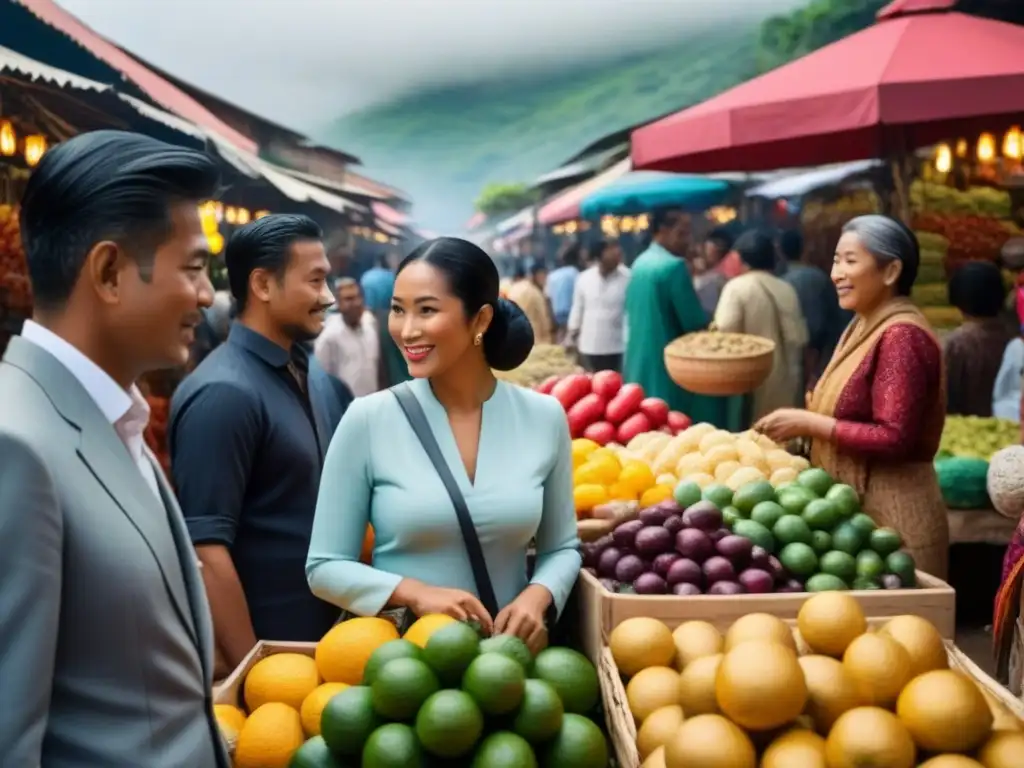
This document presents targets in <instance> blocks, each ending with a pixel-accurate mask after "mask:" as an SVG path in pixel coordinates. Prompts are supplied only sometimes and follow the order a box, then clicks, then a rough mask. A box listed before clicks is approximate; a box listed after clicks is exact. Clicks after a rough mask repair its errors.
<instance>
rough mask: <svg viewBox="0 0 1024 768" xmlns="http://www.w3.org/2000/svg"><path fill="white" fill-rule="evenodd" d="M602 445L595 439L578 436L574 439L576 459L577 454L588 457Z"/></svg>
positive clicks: (573, 446) (573, 452) (573, 454)
mask: <svg viewBox="0 0 1024 768" xmlns="http://www.w3.org/2000/svg"><path fill="white" fill-rule="evenodd" d="M634 439H635V438H634ZM600 447H601V446H600V445H598V444H597V443H595V442H594V441H593V440H588V439H587V438H585V437H578V438H576V439H575V440H573V441H572V456H573V458H574V459H575V458H576V457H577V456H583V457H584V458H586V457H587V456H590V454H592V453H593V452H594V451H596V450H597V449H598V448H600Z"/></svg>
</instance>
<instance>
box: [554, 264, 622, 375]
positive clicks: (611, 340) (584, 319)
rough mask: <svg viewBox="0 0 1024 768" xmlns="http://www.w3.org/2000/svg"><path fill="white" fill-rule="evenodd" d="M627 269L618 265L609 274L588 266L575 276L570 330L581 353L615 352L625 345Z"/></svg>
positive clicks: (613, 353) (609, 353)
mask: <svg viewBox="0 0 1024 768" xmlns="http://www.w3.org/2000/svg"><path fill="white" fill-rule="evenodd" d="M629 276H630V272H629V268H628V267H625V266H622V265H621V264H620V265H619V266H618V267H617V268H616V270H615V271H614V272H612V273H610V274H609V275H607V276H605V275H602V274H601V271H600V269H598V268H597V267H596V266H593V267H590V268H588V269H587V270H585V271H584V272H582V273H581V274H580V276H579V277H578V278H577V279H576V289H575V291H574V292H573V298H572V311H571V312H570V313H569V332H570V333H578V334H579V338H578V339H577V340H576V348H577V349H579V351H580V352H581V353H582V354H584V355H618V354H621V353H622V352H623V350H625V348H626V334H625V328H626V322H625V312H626V287H627V286H628V285H629Z"/></svg>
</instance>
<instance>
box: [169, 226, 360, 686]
mask: <svg viewBox="0 0 1024 768" xmlns="http://www.w3.org/2000/svg"><path fill="white" fill-rule="evenodd" d="M225 260H226V263H227V268H228V281H229V284H230V287H231V293H232V295H233V296H234V299H235V301H236V303H237V307H238V317H237V319H236V321H235V323H234V324H233V326H232V328H231V332H230V334H229V336H228V340H227V342H226V343H224V344H221V345H220V346H219V347H217V349H215V350H214V351H213V352H212V353H210V355H209V356H208V357H207V358H206V359H205V360H204V361H203V362H202V363H201V364H200V365H199V366H198V367H197V368H196V370H195V371H194V372H193V373H192V374H191V375H190V376H188V377H187V378H186V379H185V381H184V382H182V384H181V386H180V387H179V388H178V390H177V391H176V392H175V394H174V398H173V400H172V403H171V418H170V425H169V429H168V438H169V443H170V450H171V468H172V473H173V476H174V482H175V486H176V489H177V492H178V497H179V499H180V501H181V506H182V509H183V511H184V514H185V519H186V522H187V524H188V529H189V534H190V535H191V538H192V543H193V544H194V545H195V547H196V551H197V553H198V555H199V560H200V562H201V563H202V566H203V580H204V582H205V584H206V590H207V594H208V595H209V599H210V605H211V609H212V612H213V622H214V629H215V634H216V641H217V648H218V651H219V652H220V654H221V656H222V658H223V659H224V661H225V662H226V664H227V665H228V666H229V667H234V666H235V665H237V664H238V663H239V662H240V661H241V660H242V658H244V656H245V654H246V653H248V651H249V650H250V649H251V648H252V646H253V645H254V644H255V643H256V641H257V640H297V641H315V640H319V639H320V637H321V636H322V635H323V634H324V633H325V632H326V631H327V630H328V629H330V627H331V625H332V624H333V623H334V621H335V620H336V619H337V617H338V610H337V609H336V608H334V607H333V606H331V605H328V604H327V603H324V602H322V601H320V600H318V599H317V598H316V597H314V596H313V595H312V594H311V593H310V591H309V587H308V586H307V584H306V577H305V573H304V570H303V569H304V566H305V561H306V553H307V550H308V549H309V537H310V530H311V528H312V525H313V512H314V509H315V507H316V498H317V489H318V486H319V483H320V472H321V470H322V468H323V458H324V454H325V452H326V451H327V446H328V444H329V443H330V440H331V436H332V435H333V434H334V429H335V427H336V426H337V424H338V421H339V420H340V419H341V414H342V411H343V410H344V408H345V406H347V402H346V401H345V400H343V398H342V394H343V392H342V391H341V390H340V389H339V388H337V386H336V385H335V383H334V382H333V381H332V377H330V376H328V375H327V373H326V372H325V371H324V370H323V369H322V368H320V367H319V365H318V364H317V363H316V360H315V358H313V357H312V355H311V354H310V352H309V342H310V341H311V340H312V339H314V338H315V337H316V336H317V335H318V334H319V333H320V331H321V330H322V329H323V325H324V316H325V313H326V310H327V309H328V308H329V307H330V305H331V303H332V301H333V299H332V297H331V294H330V291H329V290H328V288H327V276H328V273H329V271H330V265H329V264H328V261H327V257H326V256H325V254H324V247H323V243H322V235H321V232H320V229H319V227H318V226H317V225H316V223H314V222H313V221H312V220H311V219H309V218H307V217H305V216H293V215H272V216H266V217H264V218H261V219H259V220H257V221H255V222H252V223H251V224H248V225H246V226H244V227H242V228H241V229H239V230H238V231H237V232H236V233H235V234H234V235H233V236H232V238H231V240H230V242H229V243H228V246H227V250H226V253H225Z"/></svg>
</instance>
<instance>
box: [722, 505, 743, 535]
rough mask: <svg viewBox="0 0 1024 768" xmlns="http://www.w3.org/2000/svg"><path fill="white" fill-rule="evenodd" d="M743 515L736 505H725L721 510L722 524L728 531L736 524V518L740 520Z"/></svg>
mask: <svg viewBox="0 0 1024 768" xmlns="http://www.w3.org/2000/svg"><path fill="white" fill-rule="evenodd" d="M742 519H743V516H742V515H741V514H740V513H739V510H738V509H736V507H726V508H725V509H723V510H722V525H724V526H725V527H726V528H728V529H729V530H730V531H731V530H732V527H733V526H734V525H736V522H737V521H738V520H742Z"/></svg>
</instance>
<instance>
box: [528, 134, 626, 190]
mask: <svg viewBox="0 0 1024 768" xmlns="http://www.w3.org/2000/svg"><path fill="white" fill-rule="evenodd" d="M628 154H629V142H628V141H625V142H623V143H622V144H620V145H619V146H616V147H612V148H611V149H606V150H604V151H601V152H597V153H596V154H593V155H588V156H586V157H584V158H581V159H580V160H576V161H574V162H570V163H566V164H565V165H562V166H559V167H558V168H555V170H553V171H548V172H547V173H545V174H544V175H543V176H540V177H539V178H538V179H537V180H536V181H534V182H533V186H534V187H535V188H536V187H543V186H544V185H546V184H551V183H552V182H556V181H569V180H571V179H575V178H578V177H580V176H588V175H590V174H593V173H597V172H599V171H601V170H603V169H604V168H605V167H606V166H607V165H608V164H609V163H611V162H613V161H615V160H620V159H621V158H622V157H623V155H628Z"/></svg>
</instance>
